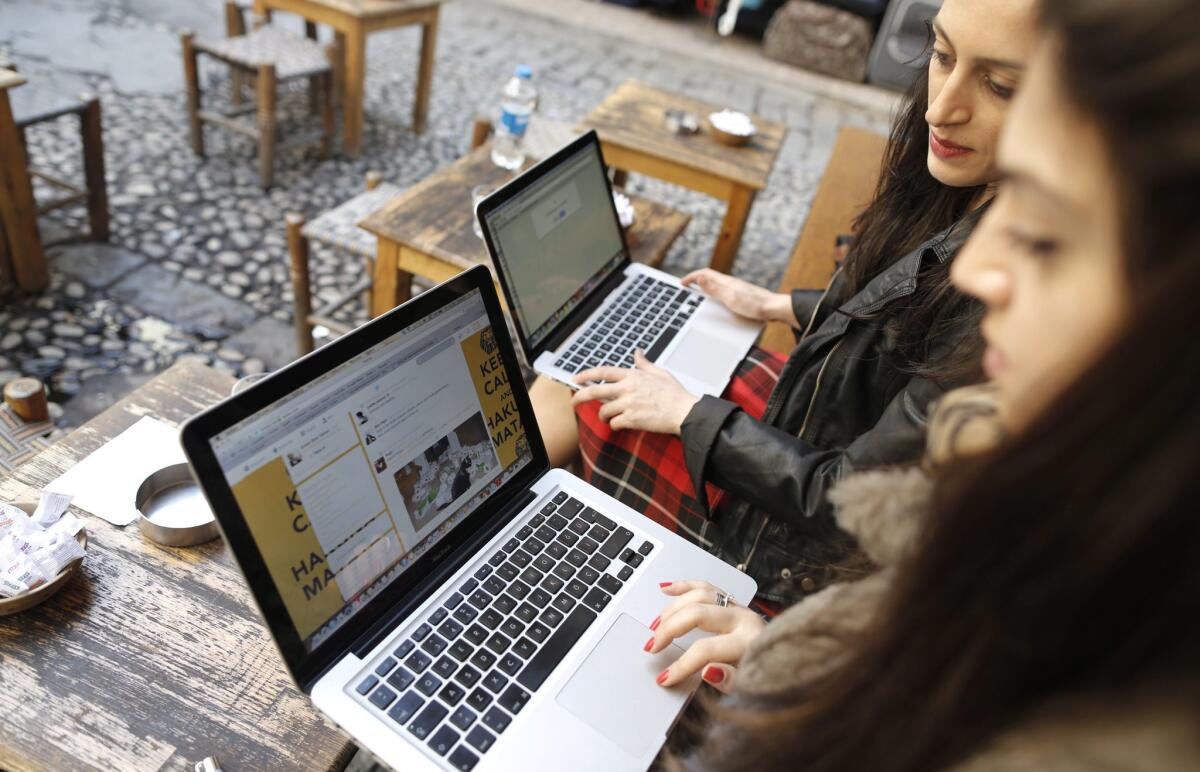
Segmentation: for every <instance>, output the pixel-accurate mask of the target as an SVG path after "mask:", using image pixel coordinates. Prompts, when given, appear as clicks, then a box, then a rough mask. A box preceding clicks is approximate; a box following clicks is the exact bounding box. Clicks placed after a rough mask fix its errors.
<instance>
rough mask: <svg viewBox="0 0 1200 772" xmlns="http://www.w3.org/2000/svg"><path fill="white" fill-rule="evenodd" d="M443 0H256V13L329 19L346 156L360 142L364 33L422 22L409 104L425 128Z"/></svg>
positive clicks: (353, 152) (419, 125)
mask: <svg viewBox="0 0 1200 772" xmlns="http://www.w3.org/2000/svg"><path fill="white" fill-rule="evenodd" d="M441 1H442V0H254V13H255V14H257V15H259V16H266V15H267V14H268V12H269V11H283V12H286V13H294V14H297V15H299V16H302V17H304V18H305V19H306V20H308V21H310V22H314V23H317V24H328V25H329V26H330V27H332V28H333V30H334V34H335V35H336V38H337V45H338V49H339V50H340V51H342V52H343V66H342V67H340V68H339V69H340V70H341V76H342V77H341V81H342V83H343V84H344V91H343V94H344V96H343V99H342V111H343V115H344V120H345V128H344V130H343V136H342V145H343V147H344V148H345V152H346V153H347V155H350V156H357V155H358V154H359V152H360V151H361V148H362V131H363V96H364V93H365V91H364V83H365V80H366V74H367V35H368V34H369V33H371V32H378V31H379V30H384V29H391V28H393V27H404V26H407V25H409V24H420V25H421V56H420V61H419V62H418V64H417V93H416V99H415V102H414V104H413V130H414V131H417V132H421V131H424V130H425V121H426V119H427V117H428V115H429V91H430V86H431V85H432V82H433V58H434V49H435V48H436V46H437V28H438V12H439V10H440V7H441Z"/></svg>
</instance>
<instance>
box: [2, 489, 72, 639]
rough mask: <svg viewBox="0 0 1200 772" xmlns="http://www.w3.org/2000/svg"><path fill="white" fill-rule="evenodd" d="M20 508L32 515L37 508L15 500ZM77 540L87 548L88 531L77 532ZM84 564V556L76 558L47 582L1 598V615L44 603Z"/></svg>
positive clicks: (4, 615)
mask: <svg viewBox="0 0 1200 772" xmlns="http://www.w3.org/2000/svg"><path fill="white" fill-rule="evenodd" d="M14 503H15V506H16V507H17V508H18V509H21V510H22V511H24V512H25V513H26V514H29V515H32V514H33V511H34V510H35V509H37V504H36V503H30V502H24V501H18V502H14ZM75 540H76V541H78V542H79V546H81V547H83V548H84V549H87V531H86V530H84V529H82V528H81V529H80V530H79V533H77V534H75ZM82 565H83V558H76V559H75V560H72V561H71V562H70V563H68V564H67V565H66V568H64V569H63V570H61V571H59V572H58V574H57V575H56V576H55V577H54V578H53V579H51V580H50V581H48V582H46V583H45V584H42V585H39V586H37V587H34V588H33V589H32V590H29V591H28V592H23V593H21V594H20V595H17V596H14V597H12V598H0V617H6V616H8V615H10V614H17V613H20V612H22V611H24V610H25V609H30V608H33V607H34V606H36V605H38V604H39V603H42V602H43V601H45V600H46V599H47V598H49V597H50V596H51V595H53V594H54V593H56V592H58V591H59V590H61V589H62V588H63V585H65V584H66V583H67V582H69V581H71V577H72V576H74V575H75V574H77V573H79V569H80V567H81V566H82Z"/></svg>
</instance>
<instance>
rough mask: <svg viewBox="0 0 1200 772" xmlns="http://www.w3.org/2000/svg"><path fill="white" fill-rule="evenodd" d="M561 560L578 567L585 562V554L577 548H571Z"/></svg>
mask: <svg viewBox="0 0 1200 772" xmlns="http://www.w3.org/2000/svg"><path fill="white" fill-rule="evenodd" d="M563 560H565V561H567V562H568V563H570V564H571V565H573V566H575V567H576V568H579V567H580V566H582V565H583V564H584V563H586V562H587V555H585V554H583V553H582V552H580V551H579V550H578V549H573V550H571V551H570V552H568V553H567V556H566V557H565V558H563Z"/></svg>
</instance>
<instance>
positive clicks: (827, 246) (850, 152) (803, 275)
mask: <svg viewBox="0 0 1200 772" xmlns="http://www.w3.org/2000/svg"><path fill="white" fill-rule="evenodd" d="M886 149H887V137H884V136H882V135H879V134H876V133H875V132H872V131H867V130H865V129H860V128H856V127H854V126H846V127H844V128H842V130H841V131H840V132H838V137H837V141H836V142H835V143H834V146H833V152H832V153H830V155H829V163H828V164H827V165H826V166H825V174H824V175H823V176H822V177H821V183H820V185H818V186H817V195H816V196H815V197H814V198H813V202H812V209H811V210H810V211H809V213H808V219H807V220H806V221H805V222H804V228H803V229H802V230H801V231H800V238H798V239H797V240H796V246H795V247H793V248H792V256H791V257H790V258H789V259H788V265H787V269H786V270H785V271H784V273H783V279H782V280H780V282H779V291H780V292H791V291H792V290H794V289H812V288H823V287H824V286H825V285H826V284H827V283H828V282H829V277H830V276H832V275H833V271H834V268H835V266H834V255H835V245H834V241H835V240H836V239H837V237H838V234H842V233H852V232H853V230H854V218H856V217H857V216H858V214H859V212H861V211H862V210H863V209H864V208H866V206H867V204H869V203H870V202H871V198H872V197H873V196H874V195H875V185H876V183H877V182H878V180H879V167H880V165H881V164H882V162H883V154H884V151H885V150H886ZM795 344H796V337H795V333H794V332H793V330H792V328H791V327H788V326H787V325H786V324H783V323H782V322H771V323H770V324H768V325H767V329H766V330H765V331H764V332H763V335H762V340H761V341H760V344H759V345H761V346H762V347H763V348H765V349H767V350H769V351H777V352H779V353H781V354H787V353H788V352H790V351H791V350H792V348H793V347H794V346H795Z"/></svg>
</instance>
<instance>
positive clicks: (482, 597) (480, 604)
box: [414, 585, 503, 637]
mask: <svg viewBox="0 0 1200 772" xmlns="http://www.w3.org/2000/svg"><path fill="white" fill-rule="evenodd" d="M501 586H502V587H503V585H501ZM467 602H468V603H470V604H471V605H472V606H474V607H475V608H477V609H479V610H480V611H483V610H484V609H485V608H487V607H488V604H490V603H491V602H492V596H491V595H488V594H487V593H486V592H484V591H483V590H476V591H475V592H474V593H472V594H471V597H470V598H467ZM414 637H416V636H414Z"/></svg>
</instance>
